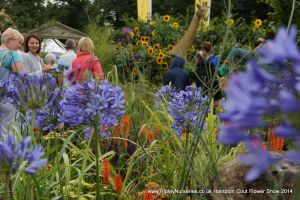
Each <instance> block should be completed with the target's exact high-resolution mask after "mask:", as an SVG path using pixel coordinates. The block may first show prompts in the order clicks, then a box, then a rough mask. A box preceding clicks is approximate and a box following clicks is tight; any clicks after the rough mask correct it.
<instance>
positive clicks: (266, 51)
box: [259, 27, 300, 66]
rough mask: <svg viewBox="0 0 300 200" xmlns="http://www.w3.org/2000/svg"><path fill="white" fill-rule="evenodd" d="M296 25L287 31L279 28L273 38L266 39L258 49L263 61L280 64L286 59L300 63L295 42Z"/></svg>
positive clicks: (299, 55) (299, 54) (299, 53)
mask: <svg viewBox="0 0 300 200" xmlns="http://www.w3.org/2000/svg"><path fill="white" fill-rule="evenodd" d="M296 35H297V29H296V27H292V28H291V29H290V30H289V31H287V30H286V29H285V28H281V29H279V31H278V33H277V35H276V37H275V39H274V40H273V41H272V40H269V41H267V42H266V43H265V44H264V45H263V46H262V47H261V48H260V49H259V53H260V54H261V56H262V62H263V63H276V64H279V65H280V66H282V65H283V64H284V63H285V62H286V61H292V62H293V63H298V64H299V63H300V52H299V49H298V48H297V44H296Z"/></svg>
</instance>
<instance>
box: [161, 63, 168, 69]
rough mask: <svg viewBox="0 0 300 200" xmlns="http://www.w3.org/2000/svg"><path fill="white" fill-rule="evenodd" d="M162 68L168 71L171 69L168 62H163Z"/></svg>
mask: <svg viewBox="0 0 300 200" xmlns="http://www.w3.org/2000/svg"><path fill="white" fill-rule="evenodd" d="M161 68H162V69H163V70H167V69H168V68H169V65H168V63H167V62H163V63H162V64H161Z"/></svg>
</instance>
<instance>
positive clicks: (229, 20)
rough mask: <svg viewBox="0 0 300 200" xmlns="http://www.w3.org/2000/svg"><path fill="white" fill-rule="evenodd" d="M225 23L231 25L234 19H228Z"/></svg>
mask: <svg viewBox="0 0 300 200" xmlns="http://www.w3.org/2000/svg"><path fill="white" fill-rule="evenodd" d="M225 24H226V25H230V26H231V25H233V24H234V20H233V19H226V20H225Z"/></svg>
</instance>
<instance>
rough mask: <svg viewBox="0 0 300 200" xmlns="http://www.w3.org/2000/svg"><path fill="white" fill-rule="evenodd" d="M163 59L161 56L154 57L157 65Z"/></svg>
mask: <svg viewBox="0 0 300 200" xmlns="http://www.w3.org/2000/svg"><path fill="white" fill-rule="evenodd" d="M163 61H164V59H163V58H161V57H157V58H156V63H157V64H159V65H161V64H162V63H163Z"/></svg>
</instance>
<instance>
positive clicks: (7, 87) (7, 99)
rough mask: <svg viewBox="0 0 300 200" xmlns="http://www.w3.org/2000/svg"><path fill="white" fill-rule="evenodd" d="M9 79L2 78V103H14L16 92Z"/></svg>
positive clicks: (0, 83) (0, 100) (0, 96)
mask: <svg viewBox="0 0 300 200" xmlns="http://www.w3.org/2000/svg"><path fill="white" fill-rule="evenodd" d="M9 81H10V80H9V79H8V80H5V81H4V80H0V104H6V103H13V102H14V99H13V96H14V94H16V90H15V88H14V87H11V84H9Z"/></svg>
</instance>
